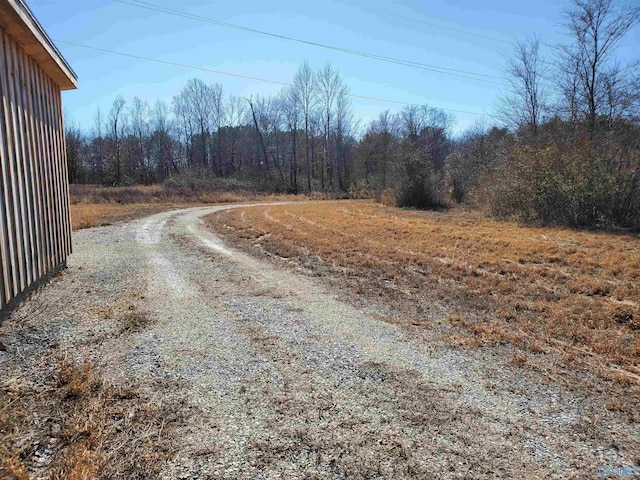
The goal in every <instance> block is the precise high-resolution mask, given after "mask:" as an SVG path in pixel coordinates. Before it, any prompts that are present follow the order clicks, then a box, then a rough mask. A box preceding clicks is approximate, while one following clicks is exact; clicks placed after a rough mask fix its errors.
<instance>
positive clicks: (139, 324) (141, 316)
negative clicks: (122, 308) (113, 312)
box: [118, 310, 152, 334]
mask: <svg viewBox="0 0 640 480" xmlns="http://www.w3.org/2000/svg"><path fill="white" fill-rule="evenodd" d="M151 323H152V320H151V317H150V316H149V314H148V313H146V312H138V311H136V310H129V311H128V312H126V313H125V314H124V315H123V316H122V318H121V320H120V325H119V327H118V329H119V333H120V334H123V333H136V332H140V331H142V330H144V329H145V328H146V327H147V326H149V325H150V324H151Z"/></svg>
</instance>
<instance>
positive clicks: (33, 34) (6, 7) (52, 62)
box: [0, 0, 78, 90]
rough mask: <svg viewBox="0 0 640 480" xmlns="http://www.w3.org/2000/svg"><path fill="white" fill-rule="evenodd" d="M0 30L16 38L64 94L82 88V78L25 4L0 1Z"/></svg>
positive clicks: (13, 0) (18, 0)
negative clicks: (65, 91) (79, 83)
mask: <svg viewBox="0 0 640 480" xmlns="http://www.w3.org/2000/svg"><path fill="white" fill-rule="evenodd" d="M0 27H1V28H2V29H4V30H5V32H6V33H7V34H9V35H10V36H11V37H13V38H14V39H15V40H16V41H17V42H18V43H19V44H20V45H21V46H22V48H23V49H24V50H25V52H26V53H27V54H28V55H29V56H31V57H32V58H33V59H34V60H35V61H36V62H37V63H38V64H39V65H40V67H41V68H42V69H43V70H44V71H45V73H47V74H48V75H49V76H50V77H51V78H52V79H53V81H54V82H56V84H57V85H58V86H59V87H60V89H61V90H72V89H75V88H78V77H77V75H76V73H75V72H74V71H73V69H72V68H71V66H70V65H69V64H68V63H67V61H66V60H65V59H64V57H63V56H62V54H61V53H60V51H59V50H58V48H57V47H56V46H55V45H54V43H53V41H52V40H51V38H49V35H47V32H45V31H44V28H42V25H40V22H38V20H37V19H36V17H35V15H34V14H33V13H32V12H31V10H30V9H29V7H28V6H27V4H26V3H25V2H24V1H23V0H0Z"/></svg>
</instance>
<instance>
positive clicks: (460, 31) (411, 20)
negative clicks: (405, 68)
mask: <svg viewBox="0 0 640 480" xmlns="http://www.w3.org/2000/svg"><path fill="white" fill-rule="evenodd" d="M339 2H340V3H343V4H345V5H350V6H352V7H356V8H358V9H360V10H364V11H367V12H373V13H379V14H381V15H387V16H389V17H395V18H400V19H402V20H407V21H409V22H414V23H420V24H422V25H428V26H430V27H435V28H441V29H443V30H449V31H451V32H456V33H462V34H464V35H472V36H474V37H478V38H484V39H487V40H493V41H494V42H502V43H508V44H511V43H512V42H511V41H510V40H504V39H502V38H497V37H490V36H489V35H482V34H480V33H475V32H470V31H468V30H463V29H461V28H453V27H445V26H444V25H439V24H437V23H432V22H427V21H424V20H420V19H418V18H411V17H406V16H404V15H398V14H397V13H391V12H385V11H384V10H376V9H373V8H368V7H363V6H362V5H357V4H355V3H352V2H348V1H346V0H339Z"/></svg>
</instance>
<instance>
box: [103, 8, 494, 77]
mask: <svg viewBox="0 0 640 480" xmlns="http://www.w3.org/2000/svg"><path fill="white" fill-rule="evenodd" d="M114 1H115V2H118V3H122V4H125V5H131V6H135V7H138V8H144V9H147V10H152V11H156V12H160V13H166V14H168V15H174V16H177V17H183V18H188V19H191V20H197V21H200V22H204V23H210V24H213V25H218V26H222V27H227V28H233V29H236V30H242V31H245V32H251V33H256V34H259V35H266V36H269V37H273V38H279V39H281V40H287V41H291V42H296V43H302V44H305V45H311V46H314V47H319V48H326V49H329V50H334V51H337V52H342V53H346V54H349V55H356V56H359V57H364V58H370V59H373V60H379V61H383V62H387V63H393V64H396V65H404V66H407V67H412V68H416V69H419V70H426V71H429V72H434V73H440V74H442V75H449V76H452V77H459V78H465V79H468V80H475V81H478V82H485V83H491V84H495V85H502V86H505V84H504V83H503V82H497V81H495V80H486V79H484V78H477V77H487V78H494V79H500V80H502V79H503V78H502V77H499V76H496V75H488V74H484V73H476V72H470V71H467V70H458V69H454V68H448V67H441V66H438V65H429V64H425V63H420V62H414V61H411V60H402V59H398V58H393V57H385V56H382V55H376V54H373V53H367V52H360V51H357V50H351V49H347V48H342V47H336V46H333V45H327V44H323V43H317V42H311V41H308V40H301V39H299V38H294V37H288V36H286V35H280V34H277V33H272V32H266V31H263V30H257V29H254V28H249V27H244V26H242V25H236V24H233V23H227V22H222V21H219V20H214V19H211V18H206V17H201V16H198V15H192V14H189V13H184V12H179V11H177V10H172V9H170V8H166V7H162V6H160V5H156V4H153V3H149V2H144V1H141V0H135V3H133V2H129V1H125V0H114ZM455 72H457V73H455ZM470 75H473V76H470Z"/></svg>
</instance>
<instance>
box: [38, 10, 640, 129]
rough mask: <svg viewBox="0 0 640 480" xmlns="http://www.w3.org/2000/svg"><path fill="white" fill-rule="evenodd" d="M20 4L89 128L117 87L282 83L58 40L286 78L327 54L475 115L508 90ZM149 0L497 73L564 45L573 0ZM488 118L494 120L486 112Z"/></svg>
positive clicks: (397, 95)
mask: <svg viewBox="0 0 640 480" xmlns="http://www.w3.org/2000/svg"><path fill="white" fill-rule="evenodd" d="M124 1H126V2H128V3H136V0H124ZM27 2H28V4H29V6H30V8H31V9H32V10H33V12H34V13H35V15H36V17H37V18H38V19H39V21H40V23H41V24H42V25H43V26H44V28H45V30H46V31H47V32H48V33H49V35H50V36H51V37H52V38H53V39H54V41H56V43H57V45H58V47H59V49H60V51H61V52H62V53H63V55H64V56H65V58H66V59H67V60H68V61H69V63H70V64H71V66H72V67H73V68H74V70H75V71H76V73H77V74H78V77H79V89H78V90H75V91H70V92H65V93H64V94H63V102H64V106H65V110H66V111H67V114H68V118H70V119H71V120H72V121H73V122H74V123H76V124H79V125H80V126H82V127H85V128H90V127H91V126H92V123H93V116H94V113H95V111H96V109H97V108H98V107H99V108H100V109H101V110H102V111H103V112H104V113H105V114H106V113H107V112H108V110H109V108H110V105H111V103H112V101H113V99H114V98H115V97H116V96H117V95H118V94H120V95H122V96H123V97H124V98H125V99H126V100H131V99H132V98H133V97H134V96H136V95H137V96H138V97H140V98H142V99H145V100H149V101H150V102H153V101H155V100H156V99H162V100H165V101H167V102H170V101H171V99H172V97H173V96H174V95H176V94H177V93H178V92H179V91H180V89H181V88H182V86H183V85H184V84H185V83H186V81H187V80H188V79H189V78H192V77H198V78H201V79H202V80H204V81H205V82H207V83H220V84H221V85H222V86H223V89H224V92H225V93H227V94H233V95H236V96H249V95H252V94H253V95H255V94H273V93H276V92H277V91H278V90H279V89H280V88H281V87H280V86H278V85H272V84H268V83H262V82H259V81H255V80H247V79H241V78H237V77H231V76H225V75H220V74H215V73H210V72H202V71H194V70H190V69H187V68H180V67H175V66H169V65H162V64H158V63H153V62H147V61H143V60H137V59H133V58H126V57H122V56H117V55H113V54H109V53H103V52H98V51H95V50H89V49H85V48H81V47H77V46H71V45H68V44H65V43H61V42H58V41H67V42H73V43H79V44H83V45H86V46H91V47H97V48H102V49H107V50H114V51H118V52H122V53H128V54H132V55H139V56H144V57H150V58H154V59H158V60H163V61H167V62H173V63H181V64H186V65H193V66H197V67H202V68H207V69H213V70H220V71H225V72H229V73H235V74H239V75H246V76H252V77H259V78H265V79H269V80H274V81H277V82H284V83H289V82H290V81H291V80H292V78H293V75H294V73H295V71H296V70H297V69H298V67H299V65H300V64H301V63H302V62H303V61H304V60H308V61H309V62H310V64H311V65H312V66H313V67H316V68H317V67H320V66H322V65H323V64H324V63H325V62H327V61H330V62H331V63H332V64H333V65H334V67H336V68H337V69H338V70H339V71H340V73H341V74H342V75H343V77H344V78H345V81H346V83H347V84H348V85H349V87H350V88H351V92H352V93H353V94H357V95H362V96H370V97H377V98H384V99H388V100H395V101H400V102H407V103H416V104H424V103H426V104H428V105H430V106H434V107H440V108H443V109H452V110H463V111H469V112H477V113H480V114H491V113H492V111H493V106H494V104H495V101H496V98H497V97H498V95H499V93H500V91H501V89H504V87H502V86H501V85H498V84H494V83H486V82H481V81H477V80H471V79H467V78H460V77H456V76H450V75H444V74H441V73H435V72H431V71H425V70H420V69H415V68H410V67H407V66H403V65H396V64H391V63H385V62H381V61H378V60H372V59H368V58H363V57H359V56H353V55H348V54H345V53H341V52H336V51H332V50H327V49H323V48H318V47H314V46H310V45H303V44H300V43H295V42H290V41H285V40H282V39H277V38H272V37H266V36H263V35H258V34H256V33H251V32H246V31H241V30H237V29H231V28H227V27H223V26H219V25H213V24H209V23H203V22H200V21H195V20H193V19H189V18H183V17H179V16H174V15H169V14H166V13H160V12H157V11H153V10H149V9H146V8H140V7H138V6H134V5H130V4H125V3H120V2H118V1H115V0H84V1H82V2H79V1H77V0H73V1H71V0H27ZM148 2H149V3H151V4H155V5H160V6H163V7H166V8H170V9H172V10H178V11H180V12H184V13H186V14H190V15H197V16H200V17H206V18H210V19H213V20H217V21H223V22H227V23H233V24H237V25H242V26H245V27H249V28H253V29H258V30H263V31H267V32H272V33H276V34H279V35H285V36H288V37H295V38H299V39H302V40H307V41H311V42H317V43H323V44H329V45H333V46H337V47H341V48H347V49H351V50H357V51H361V52H367V53H373V54H376V55H382V56H386V57H393V58H398V59H403V60H410V61H414V62H420V63H423V64H429V65H434V66H440V67H445V68H448V69H456V70H461V71H467V72H473V73H475V74H484V75H492V76H498V77H500V76H502V73H503V66H504V55H506V54H508V53H509V52H510V50H511V47H510V43H512V42H514V41H515V40H518V39H523V38H525V37H526V36H527V35H532V34H533V33H536V34H537V35H538V36H539V37H540V38H541V40H542V41H543V42H546V43H548V44H555V43H557V42H560V41H563V36H562V34H561V32H562V27H561V14H562V11H563V9H565V8H566V7H567V5H568V4H569V3H568V2H567V1H566V0H538V1H536V2H521V1H513V0H512V1H498V0H483V1H481V2H479V1H477V0H476V1H473V0H454V1H446V2H445V1H412V0H397V1H387V2H385V1H379V0H369V1H367V0H324V1H323V2H303V1H299V0H298V1H291V0H270V1H268V2H265V1H255V0H251V1H249V0H236V1H225V2H213V1H205V0H182V1H180V2H175V1H168V0H148ZM401 17H403V18H401ZM639 46H640V29H639V28H637V27H636V28H635V29H634V30H633V31H632V32H630V34H629V35H628V36H627V38H626V39H625V42H624V44H623V45H622V48H621V50H620V55H621V56H622V57H623V58H633V57H634V56H635V58H636V59H637V58H638V54H637V53H636V51H637V50H639V49H638V47H639ZM634 50H635V51H634ZM452 73H455V72H452ZM459 74H460V75H467V74H464V73H459ZM481 78H484V79H485V80H489V81H492V82H493V81H495V82H498V83H501V82H502V80H500V79H496V78H491V77H481ZM352 101H353V107H354V111H355V114H356V117H358V118H361V119H362V120H363V122H365V123H366V122H367V121H369V120H371V119H372V118H375V117H376V116H377V115H378V113H379V112H381V111H383V110H385V109H390V110H392V111H395V110H398V109H400V108H401V106H399V105H394V104H389V103H384V102H380V101H371V100H363V99H357V98H354V99H352ZM454 115H455V118H456V126H455V130H456V131H458V132H459V131H461V130H463V129H465V128H467V127H469V126H470V125H472V124H473V123H474V122H476V121H477V120H478V119H481V118H482V117H481V116H479V115H471V114H467V113H455V112H454ZM486 120H487V121H488V122H489V123H491V122H492V121H493V120H492V118H491V117H487V118H486Z"/></svg>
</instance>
